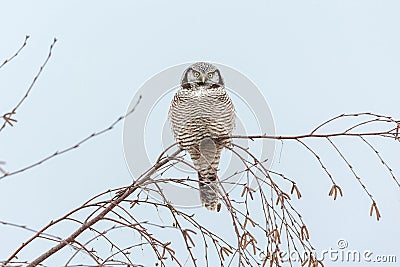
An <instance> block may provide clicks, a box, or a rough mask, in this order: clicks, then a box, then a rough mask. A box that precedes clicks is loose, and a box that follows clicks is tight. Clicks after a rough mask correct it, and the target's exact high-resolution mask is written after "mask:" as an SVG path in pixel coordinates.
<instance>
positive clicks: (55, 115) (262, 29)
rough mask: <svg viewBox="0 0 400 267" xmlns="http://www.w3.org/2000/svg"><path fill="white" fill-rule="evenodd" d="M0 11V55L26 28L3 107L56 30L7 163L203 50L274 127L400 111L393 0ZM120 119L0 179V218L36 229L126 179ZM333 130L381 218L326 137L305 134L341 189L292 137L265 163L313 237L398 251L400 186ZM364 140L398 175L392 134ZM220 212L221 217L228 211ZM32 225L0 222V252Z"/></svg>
mask: <svg viewBox="0 0 400 267" xmlns="http://www.w3.org/2000/svg"><path fill="white" fill-rule="evenodd" d="M0 10H1V14H2V15H1V16H0V25H1V26H0V34H1V35H0V62H2V61H3V60H4V59H5V58H7V57H9V56H10V55H12V54H13V53H14V52H15V51H16V49H17V48H18V47H19V46H20V45H21V44H22V42H23V39H24V37H25V35H27V34H28V35H30V36H31V37H30V39H29V42H28V45H27V47H26V48H25V49H24V50H23V52H22V53H21V54H20V55H19V56H18V57H17V58H16V59H15V60H13V61H12V62H11V63H10V64H7V65H6V66H5V67H4V68H2V69H0V93H1V95H0V113H1V114H3V113H4V112H8V111H9V110H10V109H12V107H13V106H14V105H15V104H16V103H17V102H18V101H19V99H20V98H21V97H22V96H23V94H24V93H25V91H26V89H27V87H28V86H29V84H30V82H31V80H32V79H33V77H34V76H35V74H36V73H37V71H38V68H39V66H40V65H41V64H42V62H43V61H44V59H45V57H46V56H47V53H48V49H49V46H50V44H51V42H52V40H53V38H54V37H57V39H58V42H57V44H56V46H55V48H54V51H53V56H52V58H51V59H50V62H49V63H48V65H47V66H46V69H45V70H44V72H43V74H42V76H41V77H40V79H39V81H38V82H37V84H36V86H35V87H34V88H33V91H32V93H31V95H30V96H29V98H28V99H27V101H26V102H25V103H24V104H23V105H22V107H21V108H20V109H19V110H18V113H17V116H16V119H17V120H18V123H16V125H15V126H14V127H13V128H10V127H8V128H6V129H5V130H4V131H2V132H0V161H5V162H6V163H7V164H6V165H5V166H3V167H4V168H5V169H6V170H8V171H12V170H16V169H19V168H21V167H24V166H26V165H28V164H30V163H33V162H36V161H37V160H39V159H42V158H43V157H45V156H48V155H50V154H52V153H54V152H55V151H57V150H61V149H63V148H65V147H68V146H70V145H73V144H75V143H76V142H78V141H79V140H81V139H82V138H84V137H86V136H88V135H89V134H91V133H92V132H95V131H98V130H101V129H103V128H104V127H106V126H108V125H109V124H110V123H111V122H112V121H114V120H115V119H116V118H117V117H119V116H120V115H122V114H124V113H125V112H126V110H127V108H128V105H129V104H130V102H131V100H132V98H133V96H134V95H135V94H136V92H137V90H138V89H139V88H140V86H141V85H142V84H143V83H144V82H145V81H146V80H148V79H149V78H150V77H152V76H153V75H155V74H156V73H158V72H160V71H162V70H164V69H166V68H168V67H170V66H175V65H178V64H182V63H187V62H195V61H200V60H202V61H211V62H217V63H219V64H224V65H227V66H230V67H232V68H234V69H236V70H238V71H240V72H241V73H243V74H245V75H246V76H247V77H249V78H250V79H251V80H252V81H253V82H254V83H255V84H256V85H257V86H258V88H259V89H260V91H261V92H262V93H263V94H264V96H265V98H266V100H267V102H268V104H269V106H270V108H271V111H272V114H273V117H274V121H275V128H276V133H277V134H279V135H294V134H303V133H308V132H309V131H310V130H311V129H312V128H313V127H315V126H316V125H317V124H319V123H321V122H323V121H324V120H327V119H329V118H331V117H333V116H336V115H338V114H341V113H354V112H374V113H380V114H384V115H390V116H392V117H394V118H397V119H398V118H400V112H399V97H400V93H399V92H400V91H399V88H400V79H399V73H400V50H399V47H400V35H399V34H398V31H399V25H400V16H399V15H398V13H399V10H400V2H398V1H395V0H392V1H377V0H375V1H370V0H368V1H367V0H358V1H355V0H341V1H317V0H314V1H311V0H304V1H295V0H292V1H266V0H264V1H261V0H260V1H252V2H251V3H246V2H245V1H227V0H224V1H218V2H216V1H214V2H212V1H209V0H207V1H197V2H194V1H185V2H184V1H141V2H139V1H114V2H111V1H63V2H61V1H58V2H55V1H35V2H32V1H12V2H11V1H9V2H7V3H6V2H5V1H3V2H2V3H0ZM179 79H180V77H177V80H178V81H179ZM167 89H169V88H166V90H167ZM146 115H147V114H143V116H146ZM164 115H165V114H163V116H164ZM340 127H343V125H342V124H338V125H335V127H331V128H330V129H331V130H335V129H336V130H337V129H341V128H340ZM122 129H123V127H122V125H119V126H118V127H116V129H114V130H113V131H111V132H109V133H107V134H106V135H103V136H101V137H99V138H96V139H94V140H92V141H90V142H88V143H86V144H85V145H83V146H82V147H81V148H79V149H78V150H75V151H72V152H70V153H68V154H66V155H63V156H61V157H59V158H56V159H53V160H51V161H48V162H46V163H45V164H43V165H41V166H39V167H37V168H34V169H32V170H30V171H27V172H25V173H22V174H19V175H16V176H12V177H9V178H6V179H3V180H0V211H1V212H0V220H1V221H6V222H13V223H17V224H21V225H27V226H29V227H31V228H33V229H40V228H41V227H42V226H44V225H45V224H47V223H48V222H49V221H51V220H52V219H56V218H58V217H60V216H62V215H64V214H65V213H66V212H68V211H70V210H72V209H73V208H76V207H77V206H79V205H81V204H82V203H83V202H85V201H86V200H87V199H89V198H90V197H91V196H93V195H95V194H97V193H100V192H103V191H106V190H108V189H110V188H114V187H118V186H124V185H127V184H129V183H130V182H131V179H132V178H131V177H130V173H129V171H128V168H127V166H126V163H125V159H124V154H123V145H122ZM157 136H159V134H158V133H157ZM337 142H338V144H339V145H341V147H342V148H343V152H344V153H345V154H346V155H347V156H348V158H349V160H351V162H352V165H353V166H354V167H355V168H356V169H357V171H358V173H359V175H360V176H361V177H362V178H363V181H364V182H365V184H366V185H367V187H368V188H369V190H370V191H371V192H372V193H373V195H374V197H375V199H376V200H377V202H378V206H379V209H380V211H381V214H382V219H381V221H379V222H377V221H376V220H375V218H371V217H369V208H370V204H371V203H370V200H369V199H368V197H367V196H366V195H365V194H364V192H363V191H362V189H361V188H360V186H359V184H358V183H357V181H356V180H355V179H354V177H353V176H352V174H351V172H350V171H349V170H348V169H347V168H346V166H345V165H344V164H343V162H342V161H341V159H340V158H339V157H338V155H337V154H336V152H335V151H334V150H332V148H330V147H329V146H328V145H327V144H326V142H324V141H322V140H321V141H320V142H317V141H313V142H310V144H311V145H312V146H313V147H314V148H315V149H317V150H318V151H320V154H321V156H322V159H323V161H324V162H325V163H327V165H328V166H329V167H330V169H331V170H332V173H333V175H334V176H335V177H336V180H337V181H338V183H339V184H340V185H341V187H342V189H343V193H344V196H343V198H340V199H339V200H336V201H333V200H332V199H331V198H330V197H329V196H328V192H329V189H330V182H329V179H328V178H327V177H326V175H325V174H324V172H323V170H322V169H321V168H320V166H319V165H318V162H317V161H316V160H315V158H313V157H312V155H311V154H310V153H308V152H307V151H306V150H304V148H302V147H301V146H299V145H298V144H296V143H291V142H285V143H284V147H283V150H282V155H281V157H280V161H278V160H275V162H274V166H273V168H274V169H275V170H277V171H280V172H284V173H286V174H287V175H288V176H291V177H293V178H294V179H295V180H296V181H297V182H298V185H299V187H300V189H301V191H302V195H303V198H302V199H301V200H300V201H295V204H296V206H297V207H298V209H299V210H300V211H301V212H302V214H303V217H304V219H305V221H306V223H307V224H308V226H309V229H310V234H311V238H312V242H313V244H314V246H315V247H316V248H317V250H320V251H322V250H327V249H329V248H334V249H335V248H337V241H338V240H339V239H345V240H346V241H347V242H348V244H349V249H353V250H360V251H364V250H370V251H372V252H374V254H375V255H396V256H397V261H398V262H399V261H400V250H399V248H398V242H397V240H399V239H400V230H399V227H398V226H399V225H400V213H399V212H398V211H399V208H400V194H399V193H400V189H399V188H398V187H396V184H395V183H394V182H393V180H392V178H391V176H390V175H389V173H388V172H387V171H386V170H385V168H384V167H383V166H382V164H381V163H380V161H379V160H378V159H377V158H376V156H375V155H374V154H373V152H372V151H370V150H368V149H366V147H365V145H364V144H361V143H360V141H359V140H348V139H338V140H337ZM371 142H372V143H373V144H374V145H376V147H377V148H379V150H380V151H381V154H382V156H383V157H384V158H385V159H386V161H387V162H388V163H389V164H391V167H392V168H393V170H394V172H395V173H397V174H399V175H400V165H399V161H398V151H399V144H398V143H395V142H389V141H384V140H381V139H376V138H375V139H371ZM280 146H281V144H280V143H277V150H280ZM199 212H200V213H201V214H202V212H201V211H199ZM142 215H143V216H144V217H146V214H142ZM148 216H149V217H151V216H152V214H149V215H148ZM204 216H211V218H217V217H215V216H214V215H209V213H204ZM215 224H217V226H219V224H220V227H221V228H223V227H224V222H221V221H215ZM73 230H74V228H73V227H72V226H71V225H68V226H65V227H63V226H60V227H57V229H55V230H54V231H53V233H55V234H56V235H59V236H64V237H65V236H67V235H68V234H70V233H71V232H72V231H73ZM31 235H32V233H30V232H26V231H23V230H21V229H17V228H13V227H10V226H3V225H0V260H4V259H5V258H6V257H7V256H9V255H10V254H11V252H13V251H14V250H15V249H16V248H17V247H18V246H19V245H20V244H21V243H22V242H24V241H25V240H27V239H28V238H29V237H30V236H31ZM260 240H261V239H260ZM260 242H261V241H260ZM45 245H47V243H45V242H43V243H38V244H37V245H36V246H35V247H34V249H30V250H25V251H24V252H23V253H22V254H21V257H22V259H26V260H30V259H33V258H34V256H35V255H37V254H38V253H39V252H38V251H43V248H45ZM141 263H142V264H146V262H145V260H143V262H141ZM47 264H48V265H50V266H62V265H63V264H65V261H62V260H59V259H58V258H55V259H54V260H53V261H49V262H47ZM147 264H149V263H147ZM331 264H332V262H329V260H328V261H327V265H328V266H329V265H331ZM364 264H365V262H361V263H353V262H351V263H346V262H340V266H364ZM368 266H396V264H395V263H386V264H384V263H380V264H378V263H369V264H368Z"/></svg>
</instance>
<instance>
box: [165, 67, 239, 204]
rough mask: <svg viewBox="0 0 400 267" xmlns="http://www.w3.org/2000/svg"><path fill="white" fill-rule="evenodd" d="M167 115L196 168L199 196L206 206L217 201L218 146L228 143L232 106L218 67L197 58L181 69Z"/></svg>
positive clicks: (233, 112) (231, 125)
mask: <svg viewBox="0 0 400 267" xmlns="http://www.w3.org/2000/svg"><path fill="white" fill-rule="evenodd" d="M169 118H170V121H171V124H172V131H173V133H174V136H175V139H176V141H177V143H178V145H179V146H180V147H181V148H182V149H183V150H186V151H188V152H189V154H190V157H191V159H192V161H193V164H194V166H195V168H196V170H197V172H198V179H199V189H200V199H201V202H202V204H203V205H204V206H205V207H206V208H207V209H209V210H214V209H215V207H216V206H217V203H218V183H219V181H218V176H217V170H218V164H219V160H220V157H221V152H222V149H223V148H224V147H226V146H230V144H231V139H229V138H226V139H216V138H217V137H221V136H230V135H231V134H232V131H233V128H234V125H235V109H234V106H233V104H232V101H231V99H230V97H229V95H228V94H227V92H226V90H225V85H224V80H223V79H222V76H221V73H220V71H219V70H218V69H217V68H216V67H215V66H214V65H212V64H209V63H205V62H198V63H195V64H193V65H191V66H190V67H189V68H187V69H186V70H185V71H184V72H183V76H182V80H181V86H180V88H179V90H178V92H177V93H176V94H175V96H174V98H173V100H172V103H171V106H170V110H169Z"/></svg>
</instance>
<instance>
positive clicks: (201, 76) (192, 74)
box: [181, 62, 224, 87]
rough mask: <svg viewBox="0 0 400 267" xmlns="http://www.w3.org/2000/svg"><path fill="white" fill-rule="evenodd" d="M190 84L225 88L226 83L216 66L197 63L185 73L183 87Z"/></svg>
mask: <svg viewBox="0 0 400 267" xmlns="http://www.w3.org/2000/svg"><path fill="white" fill-rule="evenodd" d="M190 84H196V85H209V86H211V87H212V86H218V87H220V86H224V81H223V79H222V76H221V73H220V72H219V70H218V69H217V68H216V67H215V66H214V65H212V64H210V63H207V62H197V63H194V64H193V65H191V66H189V67H188V68H187V69H186V70H185V71H184V72H183V76H182V81H181V85H182V87H185V86H187V85H190Z"/></svg>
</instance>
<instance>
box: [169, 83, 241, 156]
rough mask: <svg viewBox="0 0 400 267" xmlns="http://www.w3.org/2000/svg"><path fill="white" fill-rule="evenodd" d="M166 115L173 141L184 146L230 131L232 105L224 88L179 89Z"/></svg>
mask: <svg viewBox="0 0 400 267" xmlns="http://www.w3.org/2000/svg"><path fill="white" fill-rule="evenodd" d="M169 115H170V120H171V124H172V129H173V132H174V135H175V138H176V141H177V142H178V144H179V145H180V146H181V148H183V149H186V150H187V149H189V148H190V147H192V146H194V145H196V144H199V143H200V141H201V140H202V139H204V138H207V137H210V138H216V137H219V136H226V135H231V133H232V131H233V128H234V108H233V105H232V102H231V99H230V98H229V96H228V94H227V93H226V91H225V90H218V89H216V90H212V89H202V88H198V89H197V90H179V91H178V93H177V94H176V95H175V97H174V100H173V102H172V105H171V108H170V114H169ZM229 143H230V140H228V139H225V140H224V141H221V145H223V146H226V145H229Z"/></svg>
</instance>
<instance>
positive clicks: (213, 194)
mask: <svg viewBox="0 0 400 267" xmlns="http://www.w3.org/2000/svg"><path fill="white" fill-rule="evenodd" d="M198 174H199V189H200V200H201V203H202V204H203V206H204V207H206V208H207V209H208V210H215V207H216V206H217V204H218V181H217V174H216V173H215V174H213V175H212V174H210V175H208V177H207V178H203V176H202V175H201V174H200V173H198Z"/></svg>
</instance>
